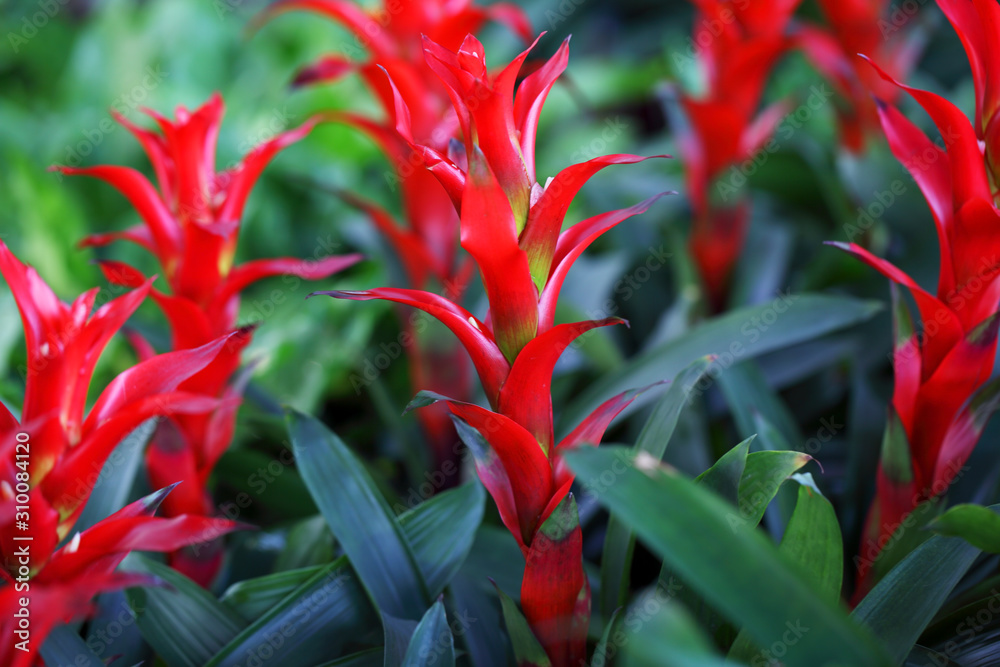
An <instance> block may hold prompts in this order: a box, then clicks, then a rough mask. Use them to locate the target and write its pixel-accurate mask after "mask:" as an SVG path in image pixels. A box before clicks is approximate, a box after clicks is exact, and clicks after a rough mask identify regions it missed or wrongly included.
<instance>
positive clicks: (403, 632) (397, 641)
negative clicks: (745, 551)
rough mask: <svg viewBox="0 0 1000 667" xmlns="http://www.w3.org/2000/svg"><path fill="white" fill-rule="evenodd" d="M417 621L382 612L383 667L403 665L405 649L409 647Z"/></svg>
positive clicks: (401, 666) (400, 666) (399, 666)
mask: <svg viewBox="0 0 1000 667" xmlns="http://www.w3.org/2000/svg"><path fill="white" fill-rule="evenodd" d="M417 625H418V623H417V622H416V621H411V620H409V619H405V618H396V617H395V616H390V615H389V614H386V613H383V614H382V637H383V649H384V651H385V655H384V657H383V662H382V665H383V667H403V660H404V659H405V658H406V651H407V650H408V649H409V648H410V640H411V639H412V638H413V633H414V632H416V630H417Z"/></svg>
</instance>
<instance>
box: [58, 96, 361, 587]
mask: <svg viewBox="0 0 1000 667" xmlns="http://www.w3.org/2000/svg"><path fill="white" fill-rule="evenodd" d="M223 112H224V106H223V101H222V98H221V96H219V95H218V94H215V95H213V96H212V97H211V99H209V100H208V102H206V103H205V104H204V105H203V106H201V107H200V108H198V109H196V110H194V111H189V110H187V109H185V108H183V107H179V108H178V109H177V111H176V118H175V119H174V120H170V119H168V118H166V117H164V116H162V115H160V114H158V113H156V112H154V111H149V110H147V113H148V114H149V115H150V116H151V117H152V118H153V119H154V120H155V121H156V124H157V125H158V126H159V128H160V133H157V132H154V131H151V130H147V129H145V128H142V127H139V126H137V125H135V124H133V123H131V122H130V121H128V120H127V119H125V118H124V117H122V116H121V115H120V114H117V112H113V113H114V115H115V118H116V119H117V120H118V122H119V123H121V124H122V125H123V126H124V127H125V128H127V129H128V130H129V131H130V132H131V133H132V134H133V135H134V136H135V138H136V139H137V140H138V141H139V143H140V144H141V145H142V147H143V150H144V151H145V152H146V155H147V156H148V157H149V161H150V162H151V163H152V165H153V170H154V172H155V174H156V180H157V185H158V187H159V190H157V189H156V188H154V187H153V185H152V184H151V183H150V182H149V181H148V180H147V179H146V177H145V176H143V175H142V174H141V173H139V172H138V171H136V170H134V169H131V168H128V167H121V166H113V165H108V166H99V167H86V168H73V167H55V169H57V170H59V171H61V172H62V173H64V174H71V175H72V174H81V175H85V176H91V177H94V178H98V179H101V180H103V181H105V182H107V183H109V184H110V185H112V186H114V187H115V188H116V189H118V190H119V191H120V192H121V193H122V194H123V195H124V196H125V197H126V198H127V199H128V200H129V202H130V203H131V204H132V205H133V206H134V207H135V209H136V210H137V211H138V213H139V215H140V217H141V218H142V223H141V224H139V225H137V226H135V227H132V228H130V229H128V230H126V231H124V232H111V233H104V234H96V235H94V236H90V237H88V238H86V239H84V241H83V242H82V243H81V245H82V246H83V247H95V246H104V245H107V244H108V243H111V242H113V241H117V240H126V241H130V242H132V243H136V244H138V245H140V246H142V247H143V248H145V249H146V250H148V251H149V252H150V253H152V254H153V255H154V256H155V257H156V259H157V260H158V261H159V263H160V266H161V268H162V270H163V276H164V278H165V279H166V282H167V284H168V285H169V286H170V293H169V294H167V293H164V292H161V291H159V290H157V289H155V288H152V287H151V286H150V285H149V284H147V283H148V281H147V280H146V278H145V277H144V276H143V275H142V274H141V273H140V272H139V271H138V270H136V269H134V268H132V267H130V266H128V265H126V264H123V263H121V262H115V261H103V262H101V267H102V269H103V270H104V274H105V276H106V277H107V278H108V279H109V280H110V281H111V282H112V283H113V284H116V285H122V286H129V287H139V286H144V287H143V289H144V290H146V291H148V292H149V294H150V295H151V296H152V297H153V299H154V300H155V301H156V303H157V304H158V305H159V307H160V309H161V310H162V311H163V313H164V315H165V316H166V318H167V321H168V322H169V324H170V329H171V333H172V342H171V346H172V348H173V349H174V350H188V349H194V348H198V347H200V346H203V345H205V344H207V343H208V342H209V341H212V340H214V339H216V338H218V337H219V336H221V335H224V334H226V333H228V332H230V331H232V330H233V329H234V328H235V327H236V324H237V318H238V315H239V304H240V292H242V291H243V290H244V289H246V288H247V287H248V286H249V285H251V284H252V283H254V282H256V281H258V280H261V279H263V278H267V277H271V276H278V275H287V276H295V277H297V278H301V279H305V280H316V279H319V278H326V277H328V276H330V275H332V274H334V273H336V272H338V271H340V270H342V269H344V268H346V267H348V266H351V265H352V264H354V263H356V262H358V261H359V260H360V259H361V258H360V256H359V255H347V256H330V257H324V258H322V259H317V260H315V261H305V260H298V259H294V258H280V259H258V260H254V261H251V262H247V263H245V264H241V265H234V259H235V255H236V246H237V241H238V238H239V231H240V224H241V222H242V218H243V211H244V207H245V205H246V201H247V197H248V196H249V195H250V192H251V190H252V189H253V186H254V184H255V182H256V181H257V179H258V177H259V176H260V174H261V172H262V171H263V170H264V168H265V167H266V166H267V164H268V163H269V162H270V161H271V160H272V159H273V158H274V157H275V155H277V154H278V153H279V152H280V151H281V150H283V149H284V148H286V147H287V146H289V145H291V144H293V143H295V142H296V141H299V140H300V139H302V138H303V137H305V136H306V135H307V134H309V133H310V132H311V131H312V129H313V128H314V127H315V126H316V124H317V123H318V122H319V119H317V118H313V119H310V120H309V121H307V122H306V123H305V124H303V125H302V126H300V127H298V128H296V129H293V130H290V131H287V132H284V133H282V134H280V135H278V136H276V137H274V138H273V139H271V140H269V141H267V142H265V143H262V144H261V145H259V146H257V147H256V148H254V149H253V150H251V151H250V153H248V154H247V155H246V156H245V157H244V158H243V160H242V161H241V162H240V163H239V164H237V165H236V166H235V167H232V168H230V169H226V170H224V171H220V172H216V167H215V149H216V141H217V139H218V134H219V128H220V125H221V122H222V115H223ZM251 334H252V329H243V330H241V332H240V333H239V334H238V335H237V336H236V337H234V338H233V339H232V340H231V341H230V342H229V344H228V345H227V346H226V347H225V349H224V350H222V351H221V352H220V354H219V355H218V356H217V357H216V358H215V359H214V360H213V361H212V362H211V363H209V364H207V365H206V367H205V368H204V369H199V372H197V373H193V374H192V375H191V376H190V377H188V378H185V379H184V381H183V383H182V384H181V389H182V390H184V391H188V392H194V393H197V394H202V395H206V396H214V397H217V398H219V399H223V400H221V401H220V403H219V404H218V406H217V407H216V408H214V409H212V410H209V411H206V412H203V413H199V414H177V415H172V416H171V418H170V419H169V420H168V421H166V422H163V423H161V424H160V425H159V427H158V428H157V431H156V433H155V435H154V437H153V440H152V443H151V446H150V447H149V450H148V452H147V456H146V465H147V471H148V474H149V479H150V483H151V485H152V486H153V488H161V487H164V486H166V485H168V484H172V483H174V482H176V481H178V480H184V481H185V482H186V484H184V485H182V486H181V487H180V488H179V489H178V490H177V492H175V493H173V494H171V495H170V496H169V497H167V498H166V499H165V500H164V503H163V509H164V513H165V514H166V515H167V516H180V515H183V514H192V515H196V516H206V517H207V516H212V515H213V514H214V513H215V508H214V506H213V503H212V498H211V495H210V494H209V493H208V491H207V484H208V480H209V477H210V475H211V473H212V470H213V469H214V467H215V464H216V463H217V462H218V460H219V457H220V456H222V454H223V452H225V451H226V449H227V448H228V447H229V443H230V441H231V440H232V436H233V429H234V425H235V419H236V411H237V409H238V407H239V403H240V401H239V398H240V396H241V394H242V391H243V388H244V386H245V384H246V381H247V379H248V375H246V374H244V375H243V376H242V377H236V378H234V375H235V374H236V371H237V369H238V368H239V365H240V355H241V352H242V350H243V348H245V347H246V345H247V344H249V342H250V338H251ZM133 340H136V341H137V346H138V348H139V350H140V353H141V354H142V356H143V357H148V356H150V355H151V354H152V348H151V347H150V346H149V345H148V343H145V342H144V341H142V340H141V339H138V338H137V337H136V336H133ZM222 555H223V553H222V550H221V548H220V547H219V545H218V544H216V545H215V546H214V548H200V549H199V550H197V551H191V550H187V551H178V552H175V553H174V554H172V556H171V558H172V563H173V565H174V566H175V567H176V568H178V569H179V570H181V571H182V572H184V573H185V574H187V575H188V576H190V577H192V578H193V579H195V580H196V581H198V582H200V583H201V584H202V585H207V584H208V583H209V582H211V581H212V579H213V578H214V577H215V575H216V574H217V572H218V570H219V567H220V565H221V563H222Z"/></svg>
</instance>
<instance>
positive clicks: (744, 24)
mask: <svg viewBox="0 0 1000 667" xmlns="http://www.w3.org/2000/svg"><path fill="white" fill-rule="evenodd" d="M692 1H693V4H695V6H696V7H697V14H696V19H695V30H694V36H693V39H694V43H695V44H696V45H697V60H698V64H699V65H700V67H701V68H702V70H703V71H704V73H705V77H706V79H707V82H706V86H705V91H704V93H703V94H700V95H697V96H695V95H689V94H681V96H680V106H681V110H682V111H683V113H684V115H685V116H686V118H685V119H684V120H685V125H686V127H682V128H679V131H678V132H677V133H676V134H677V143H678V146H679V148H680V151H681V153H682V156H683V158H684V169H685V171H686V174H687V182H688V195H689V197H690V199H691V206H692V209H693V212H694V220H693V221H692V230H691V237H690V241H689V246H690V250H691V254H692V256H693V257H694V259H695V261H696V263H697V265H698V268H699V270H700V273H701V277H702V280H703V281H704V283H705V288H706V289H707V291H708V295H709V297H710V298H711V299H712V301H713V303H714V305H715V306H716V307H721V306H722V305H723V303H722V302H723V300H724V298H725V296H726V293H727V290H728V284H729V279H730V275H731V273H732V270H733V267H734V265H735V264H736V261H737V259H739V255H740V252H741V251H742V248H743V243H744V241H745V239H746V233H747V226H748V225H749V224H750V209H749V204H748V202H747V200H746V197H745V196H744V195H742V194H740V193H738V192H737V190H738V189H739V188H738V187H737V186H734V185H733V184H732V183H726V182H725V179H726V178H727V177H728V176H730V171H731V170H732V169H733V168H735V167H736V166H737V165H739V164H740V163H743V162H745V161H746V160H748V159H751V158H752V157H753V156H754V154H755V153H756V152H757V151H759V150H761V149H762V148H763V146H764V145H765V144H767V142H768V141H769V140H770V138H771V135H772V133H773V131H774V129H775V126H776V125H777V124H778V122H779V121H780V120H781V118H782V116H783V115H784V114H785V112H786V111H787V109H786V105H785V104H784V103H781V102H779V103H776V104H774V105H771V106H770V107H768V108H766V109H764V110H763V111H760V112H759V113H758V107H759V105H760V99H761V96H762V94H763V92H764V86H765V85H766V84H767V80H768V77H769V75H770V72H771V69H772V68H773V66H774V64H775V62H777V60H778V58H779V57H780V56H781V55H782V54H783V53H784V52H785V51H786V50H787V49H788V48H789V47H790V46H791V45H792V41H791V40H790V39H789V38H788V37H787V36H786V35H785V28H786V26H787V24H788V21H789V19H790V17H791V15H792V13H793V12H794V11H795V8H796V6H797V5H798V3H799V0H767V1H765V0H753V1H752V2H751V1H750V0H746V1H741V2H724V1H721V0H692Z"/></svg>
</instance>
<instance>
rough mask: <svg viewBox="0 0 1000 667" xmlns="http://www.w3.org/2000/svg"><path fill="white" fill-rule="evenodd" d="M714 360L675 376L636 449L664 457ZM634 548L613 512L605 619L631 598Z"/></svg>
mask: <svg viewBox="0 0 1000 667" xmlns="http://www.w3.org/2000/svg"><path fill="white" fill-rule="evenodd" d="M713 361H714V357H704V358H702V359H698V360H697V361H695V362H694V363H692V364H691V365H690V366H688V367H687V368H685V369H684V370H683V371H681V372H680V373H679V374H678V375H677V377H675V378H674V380H673V382H671V383H670V387H669V388H668V389H667V391H666V392H665V393H664V395H663V398H661V399H660V401H659V402H658V403H657V404H656V407H654V408H653V413H652V414H651V415H650V416H649V419H648V420H646V424H645V425H644V426H643V428H642V432H641V433H640V434H639V438H638V440H636V443H635V448H634V450H633V451H635V452H646V453H647V454H649V455H650V456H652V457H654V458H656V459H662V458H663V454H664V452H666V450H667V444H668V443H669V442H670V438H671V437H672V436H673V434H674V429H675V428H677V420H678V419H679V418H680V414H681V410H682V409H683V408H684V406H685V405H687V404H688V401H689V399H690V396H691V392H692V391H693V390H694V388H695V385H696V384H697V383H698V381H699V380H700V379H701V377H702V376H703V375H704V374H705V371H707V370H708V367H709V366H710V365H711V364H712V362H713ZM634 549H635V534H633V533H632V531H631V530H629V528H628V527H627V526H625V525H624V524H622V522H621V521H619V520H618V518H617V517H616V516H615V515H614V514H612V515H611V517H610V518H609V519H608V527H607V532H606V533H605V537H604V552H603V555H602V556H601V590H600V604H601V614H602V616H604V618H611V615H612V614H613V613H614V611H615V609H617V608H619V607H621V606H622V605H623V604H625V600H627V599H628V591H629V570H630V569H631V567H632V552H633V551H634Z"/></svg>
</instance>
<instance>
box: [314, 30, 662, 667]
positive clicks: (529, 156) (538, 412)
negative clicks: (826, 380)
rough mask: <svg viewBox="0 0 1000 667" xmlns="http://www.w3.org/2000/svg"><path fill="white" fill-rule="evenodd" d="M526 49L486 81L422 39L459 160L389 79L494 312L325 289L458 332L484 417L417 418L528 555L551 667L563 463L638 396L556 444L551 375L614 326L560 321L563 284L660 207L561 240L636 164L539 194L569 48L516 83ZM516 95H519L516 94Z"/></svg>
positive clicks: (599, 221)
mask: <svg viewBox="0 0 1000 667" xmlns="http://www.w3.org/2000/svg"><path fill="white" fill-rule="evenodd" d="M529 51H530V49H528V50H526V51H524V52H523V53H521V54H520V55H519V56H518V57H517V58H515V59H514V60H513V62H511V63H510V64H509V65H507V66H506V67H504V68H503V69H502V70H500V71H499V72H489V71H487V68H486V64H485V52H484V48H483V46H482V44H481V43H480V42H479V41H478V40H477V39H476V38H475V37H473V36H472V35H469V36H467V37H466V38H465V40H464V41H463V42H462V44H461V45H460V47H459V48H458V49H456V50H450V49H447V48H445V47H444V46H442V45H440V44H437V43H435V42H434V41H432V40H430V39H425V42H424V52H425V57H426V59H427V63H428V66H429V67H430V68H431V69H432V70H433V71H434V72H435V73H437V75H438V76H439V77H440V78H441V81H442V82H443V83H444V84H445V85H446V86H447V88H448V91H449V94H450V95H451V97H452V101H453V103H454V111H455V114H456V115H457V118H458V121H459V125H460V128H461V131H462V136H463V137H464V139H465V146H464V151H462V152H458V150H456V149H451V150H449V151H448V152H447V153H444V152H442V151H441V150H439V149H438V148H436V147H435V146H433V145H426V144H421V143H419V139H418V135H417V134H416V132H415V130H414V125H413V120H412V119H413V116H412V115H411V114H410V112H409V109H408V105H407V102H406V99H405V97H404V96H403V95H402V94H401V93H400V92H399V87H398V86H397V84H396V81H395V80H394V79H390V85H391V86H392V89H393V93H394V96H395V97H394V99H395V111H396V118H395V120H396V128H397V130H398V131H399V134H400V135H401V136H402V137H403V138H404V139H405V140H406V141H407V142H408V143H409V144H410V146H411V147H412V148H413V150H414V151H415V152H416V153H417V154H418V155H420V156H421V158H422V160H423V163H424V165H425V166H426V167H427V168H428V169H429V170H430V172H431V173H433V174H434V175H435V176H436V177H437V178H438V179H439V180H440V182H441V184H442V185H443V186H444V189H445V191H446V192H447V193H448V195H449V196H450V197H451V199H452V200H453V201H454V203H455V206H456V209H457V210H458V211H459V214H460V219H461V242H462V247H463V248H464V249H465V250H466V251H467V252H468V253H469V255H470V256H471V257H472V259H473V260H474V261H475V263H476V265H477V266H478V268H479V273H480V276H481V278H482V281H483V284H484V286H485V289H486V295H487V298H488V301H489V306H490V309H489V313H488V314H487V316H486V317H485V318H484V319H479V318H477V317H475V316H474V315H472V314H471V313H469V312H468V311H467V310H465V309H464V308H462V307H461V306H460V305H458V304H456V303H454V302H453V301H450V300H448V299H446V298H444V297H442V296H439V295H436V294H433V293H430V292H424V291H419V290H412V289H396V288H380V289H373V290H367V291H357V292H345V291H337V292H323V294H328V295H330V296H334V297H337V298H344V299H354V300H369V299H385V300H389V301H393V302H396V303H400V304H404V305H408V306H413V307H416V308H419V309H421V310H423V311H425V312H427V313H429V314H430V315H432V316H434V317H436V318H437V319H439V320H440V321H441V322H442V323H443V324H444V325H446V326H447V327H448V328H449V329H451V330H452V332H454V334H455V336H456V337H457V338H458V340H459V341H460V342H461V343H462V345H463V346H464V347H465V349H466V350H467V351H468V353H469V355H470V356H471V357H472V363H473V365H474V366H475V368H476V371H477V372H478V375H479V379H480V381H481V383H482V386H483V390H484V391H485V393H486V398H487V400H488V402H489V405H490V409H486V408H482V407H480V406H478V405H474V404H471V403H468V402H466V401H461V400H456V399H454V398H453V397H446V396H442V395H440V394H436V393H433V392H421V393H420V394H419V395H418V397H417V398H416V399H415V400H414V402H413V403H412V404H411V408H412V407H426V406H428V405H431V404H433V403H435V402H437V401H443V402H445V404H446V405H447V406H448V408H449V409H450V411H451V413H452V415H454V418H455V421H456V425H457V427H458V429H459V433H460V434H461V435H462V437H463V439H464V440H465V442H466V444H467V445H468V446H469V448H470V450H471V451H472V453H473V456H474V457H475V461H476V469H477V472H478V474H479V477H480V479H481V480H482V482H483V484H484V485H485V486H486V488H487V490H488V491H489V492H490V494H491V495H492V496H493V499H494V501H495V502H496V504H497V507H498V509H499V511H500V516H501V518H502V520H503V523H504V525H505V526H506V527H507V529H508V530H509V531H510V532H511V534H512V535H513V536H514V539H515V540H516V541H517V544H518V546H519V547H520V548H521V551H522V552H523V553H524V555H525V559H526V563H527V564H526V568H525V574H524V579H523V584H522V587H521V604H522V606H523V609H524V614H525V617H526V618H527V621H528V623H529V625H530V627H531V630H532V631H533V632H534V634H535V635H536V636H537V638H538V640H539V642H540V643H541V645H542V646H543V647H544V649H545V651H546V653H547V655H548V658H549V660H550V661H551V663H552V664H553V665H555V666H557V667H559V666H568V665H577V664H579V663H580V661H582V660H585V658H586V638H587V626H588V620H589V617H590V588H589V585H588V583H587V579H586V576H585V574H584V571H583V562H582V534H581V530H580V525H579V519H578V516H577V510H576V504H575V501H574V500H573V496H572V494H570V493H569V490H570V486H571V484H572V482H573V474H572V472H571V471H570V470H569V469H568V468H567V467H566V466H565V465H564V464H563V463H562V455H563V454H564V453H565V452H567V451H569V450H572V449H574V448H577V447H579V446H581V445H584V444H594V443H597V442H599V441H600V440H601V437H602V436H603V433H604V431H605V429H606V428H607V426H608V424H609V423H610V421H611V420H612V419H614V417H615V416H616V415H618V413H619V412H621V410H623V409H624V408H625V407H626V406H627V405H628V404H629V403H630V402H631V401H632V400H633V398H634V393H633V392H626V393H624V394H621V395H619V396H616V397H614V398H612V399H610V400H608V401H606V402H605V403H604V404H602V405H601V406H600V407H598V408H597V409H596V410H595V411H594V412H593V413H591V414H590V415H589V416H588V417H586V418H585V419H584V420H583V421H582V422H581V423H580V424H579V425H578V426H577V427H576V428H575V429H574V430H573V431H572V432H571V433H570V434H569V435H567V436H566V437H565V438H563V439H562V440H561V441H559V442H556V441H555V438H554V433H553V408H552V398H551V394H550V384H551V381H552V372H553V368H554V366H555V364H556V361H557V360H558V358H559V356H560V355H561V354H562V352H563V351H564V350H565V349H566V348H567V347H568V346H569V345H570V344H571V343H572V342H573V341H574V340H576V339H577V338H578V337H579V336H580V335H582V334H584V333H586V332H587V331H590V330H592V329H594V328H597V327H604V326H610V325H614V324H621V323H623V322H624V321H623V320H621V319H618V318H608V319H603V320H598V321H588V322H576V323H570V324H556V323H555V309H556V303H557V300H558V297H559V292H560V290H561V288H562V286H563V282H564V281H565V279H566V275H567V273H568V271H569V269H570V267H571V266H572V264H573V262H574V261H575V260H576V258H577V257H579V255H580V254H581V253H582V252H583V251H584V250H585V249H586V248H587V247H588V246H589V245H590V244H591V243H593V242H594V241H595V240H596V239H597V238H598V237H599V236H600V235H601V234H603V233H604V232H606V231H607V230H609V229H611V228H612V227H614V226H615V225H617V224H618V223H620V222H622V221H623V220H625V219H627V218H629V217H631V216H633V215H636V214H638V213H642V212H644V211H645V210H646V209H647V208H648V207H649V206H650V204H651V203H652V202H653V201H654V200H655V199H657V198H658V197H653V198H651V199H649V200H646V201H644V202H642V203H640V204H636V205H635V206H632V207H630V208H626V209H622V210H618V211H612V212H609V213H604V214H601V215H598V216H595V217H593V218H590V219H587V220H584V221H582V222H579V223H577V224H575V225H573V226H572V227H570V228H568V229H567V230H566V231H561V230H562V226H563V220H564V218H565V216H566V212H567V209H568V208H569V205H570V202H571V201H572V200H573V198H574V197H575V195H576V194H577V192H578V191H579V190H580V188H581V187H582V186H583V185H584V184H585V183H586V181H587V180H588V179H589V178H590V177H591V176H593V175H594V174H595V173H597V172H598V171H599V170H601V169H603V168H604V167H606V166H608V165H612V164H629V163H636V162H640V161H642V160H644V159H645V158H642V157H639V156H635V155H608V156H603V157H598V158H595V159H593V160H590V161H588V162H584V163H581V164H576V165H572V166H570V167H567V168H566V169H564V170H563V171H561V172H559V173H558V174H557V175H556V176H555V177H553V178H552V179H550V180H549V181H548V182H547V184H546V185H544V186H543V185H541V184H540V183H539V182H538V181H537V179H536V173H535V165H534V154H535V152H534V149H535V136H536V132H537V124H538V118H539V115H540V113H541V109H542V106H543V104H544V102H545V99H546V96H547V95H548V93H549V91H550V90H551V88H552V86H553V85H554V83H555V81H556V79H557V78H558V77H559V75H560V74H561V73H562V72H563V71H564V70H565V68H566V65H567V61H568V56H569V44H568V42H564V43H563V44H562V45H561V46H560V48H559V50H558V51H557V52H556V54H555V55H554V56H553V57H552V58H551V59H550V60H549V61H548V62H546V63H545V64H544V65H543V66H542V67H540V68H539V69H538V70H536V71H535V72H533V73H532V74H530V75H529V76H527V77H526V78H525V79H524V80H523V81H522V82H521V83H520V85H519V86H515V82H516V79H517V76H518V72H519V71H520V69H521V66H522V63H523V62H524V60H525V58H526V57H527V55H528V53H529ZM515 87H516V94H515Z"/></svg>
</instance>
